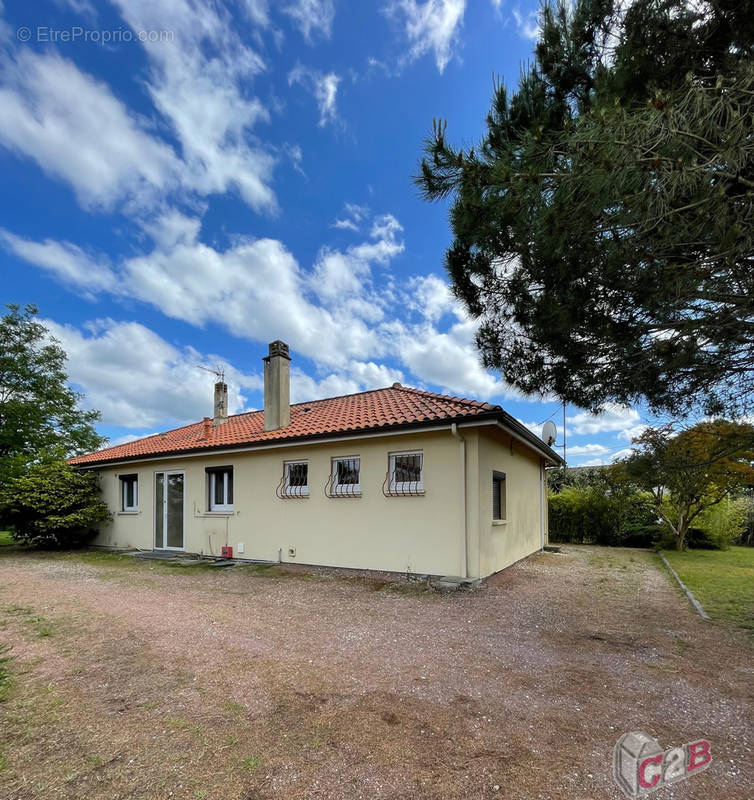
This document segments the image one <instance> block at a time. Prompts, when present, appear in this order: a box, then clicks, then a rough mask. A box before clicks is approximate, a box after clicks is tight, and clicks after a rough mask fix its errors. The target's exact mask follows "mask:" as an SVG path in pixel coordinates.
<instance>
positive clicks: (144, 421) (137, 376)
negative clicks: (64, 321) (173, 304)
mask: <svg viewBox="0 0 754 800" xmlns="http://www.w3.org/2000/svg"><path fill="white" fill-rule="evenodd" d="M43 324H44V325H45V326H46V327H47V329H48V330H49V331H50V333H51V334H52V335H53V336H54V337H55V338H56V339H59V340H60V342H61V344H62V347H63V349H64V350H65V351H66V353H67V354H68V364H67V369H68V374H69V376H70V380H71V382H72V383H74V384H76V385H79V386H81V387H82V388H83V389H84V391H85V394H86V403H87V406H88V407H89V408H97V409H99V410H100V411H101V412H102V416H103V422H104V423H105V424H112V425H122V426H124V427H131V428H145V427H153V426H155V425H157V424H159V423H165V422H168V423H169V424H175V425H182V424H186V423H188V422H195V421H196V420H198V419H201V418H202V417H205V416H212V411H213V408H212V402H213V400H212V397H213V395H212V384H213V382H214V380H213V377H212V376H211V375H209V374H208V373H206V372H204V371H202V370H200V369H199V368H198V366H197V365H198V364H201V363H208V362H209V363H214V362H217V361H221V360H222V359H221V358H220V357H219V356H217V355H212V354H202V353H199V352H197V351H196V350H194V349H193V348H190V347H185V348H181V349H179V348H177V347H174V346H173V345H171V344H169V343H168V342H166V341H165V340H164V339H162V338H161V337H160V336H158V335H157V334H156V333H154V332H153V331H151V330H150V329H149V328H146V327H144V326H143V325H140V324H138V323H136V322H115V321H113V320H111V319H105V320H98V321H96V322H94V323H90V324H89V325H88V326H87V330H83V331H82V330H79V329H78V328H75V327H73V326H72V325H60V324H58V323H57V322H55V321H53V320H43ZM225 379H226V382H227V383H228V406H229V410H230V412H231V413H236V412H238V411H241V410H243V408H244V404H245V397H244V395H243V390H244V389H252V390H254V389H259V388H261V386H262V378H261V376H259V375H246V374H244V373H242V372H239V371H238V370H236V369H234V368H233V367H232V366H230V365H229V366H228V367H227V368H226V372H225Z"/></svg>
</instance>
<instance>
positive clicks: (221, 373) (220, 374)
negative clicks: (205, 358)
mask: <svg viewBox="0 0 754 800" xmlns="http://www.w3.org/2000/svg"><path fill="white" fill-rule="evenodd" d="M196 366H197V367H198V368H199V369H203V370H204V371H205V372H211V373H212V374H213V375H214V376H215V377H216V378H217V382H218V383H225V369H224V368H223V365H222V364H215V366H214V367H205V366H204V364H197V365H196Z"/></svg>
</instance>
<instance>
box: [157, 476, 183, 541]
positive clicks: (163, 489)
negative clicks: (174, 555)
mask: <svg viewBox="0 0 754 800" xmlns="http://www.w3.org/2000/svg"><path fill="white" fill-rule="evenodd" d="M154 481H155V483H154V515H155V516H154V546H155V548H156V549H157V550H183V546H184V543H183V516H184V515H183V505H184V503H183V483H184V473H183V472H156V473H155V476H154Z"/></svg>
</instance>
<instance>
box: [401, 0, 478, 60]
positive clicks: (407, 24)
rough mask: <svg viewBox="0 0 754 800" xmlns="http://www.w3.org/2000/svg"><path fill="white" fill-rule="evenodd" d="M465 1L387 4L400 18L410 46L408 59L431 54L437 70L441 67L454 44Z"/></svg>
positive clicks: (452, 49)
mask: <svg viewBox="0 0 754 800" xmlns="http://www.w3.org/2000/svg"><path fill="white" fill-rule="evenodd" d="M465 11H466V0H426V2H424V3H420V2H417V0H396V1H395V2H392V3H391V4H390V5H389V6H388V7H387V12H388V14H389V15H390V16H393V17H396V18H398V19H400V20H401V22H402V24H403V26H404V32H405V34H406V38H407V39H408V42H409V45H410V49H409V52H408V60H410V61H414V60H416V59H418V58H421V57H422V56H423V55H425V54H426V53H429V52H431V53H433V55H434V58H435V63H436V64H437V69H438V70H439V71H440V72H443V71H444V70H445V67H446V66H447V65H448V62H449V61H450V59H451V58H452V57H453V51H454V48H455V47H456V46H457V45H458V40H459V38H460V30H461V26H462V25H463V15H464V12H465Z"/></svg>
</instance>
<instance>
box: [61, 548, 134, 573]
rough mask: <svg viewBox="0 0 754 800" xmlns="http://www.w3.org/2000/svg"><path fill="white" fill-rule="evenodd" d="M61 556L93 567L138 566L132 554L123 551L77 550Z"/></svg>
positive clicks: (121, 567)
mask: <svg viewBox="0 0 754 800" xmlns="http://www.w3.org/2000/svg"><path fill="white" fill-rule="evenodd" d="M61 557H63V558H67V559H72V560H75V561H80V562H81V563H82V564H90V565H91V566H93V567H117V568H120V569H123V568H133V567H135V566H136V564H135V561H134V559H133V558H131V556H127V555H124V554H123V553H108V552H107V551H106V550H76V551H74V552H68V553H64V554H61Z"/></svg>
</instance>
